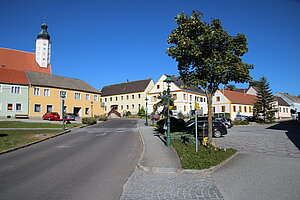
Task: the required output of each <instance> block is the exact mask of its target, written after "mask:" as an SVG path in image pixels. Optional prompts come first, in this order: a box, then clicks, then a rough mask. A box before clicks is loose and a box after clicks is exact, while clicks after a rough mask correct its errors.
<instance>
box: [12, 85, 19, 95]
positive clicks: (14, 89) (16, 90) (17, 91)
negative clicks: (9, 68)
mask: <svg viewBox="0 0 300 200" xmlns="http://www.w3.org/2000/svg"><path fill="white" fill-rule="evenodd" d="M11 93H12V94H20V93H21V87H19V86H11Z"/></svg>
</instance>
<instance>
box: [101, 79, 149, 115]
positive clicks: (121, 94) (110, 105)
mask: <svg viewBox="0 0 300 200" xmlns="http://www.w3.org/2000/svg"><path fill="white" fill-rule="evenodd" d="M153 86H154V82H153V80H152V79H145V80H139V81H131V82H126V83H120V84H115V85H108V86H105V87H103V88H102V90H101V102H102V105H103V108H104V112H105V114H108V115H109V114H110V113H111V112H117V113H115V114H118V115H119V114H120V115H123V114H125V113H126V112H128V111H130V113H131V114H137V113H138V111H139V109H140V108H142V107H144V108H146V101H145V99H146V97H147V92H149V91H150V90H151V89H152V87H153Z"/></svg>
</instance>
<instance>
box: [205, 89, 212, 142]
mask: <svg viewBox="0 0 300 200" xmlns="http://www.w3.org/2000/svg"><path fill="white" fill-rule="evenodd" d="M206 97H207V107H208V143H209V144H210V143H211V142H212V97H213V94H211V93H210V92H209V91H206Z"/></svg>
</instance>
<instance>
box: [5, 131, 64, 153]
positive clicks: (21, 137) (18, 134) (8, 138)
mask: <svg viewBox="0 0 300 200" xmlns="http://www.w3.org/2000/svg"><path fill="white" fill-rule="evenodd" d="M60 131H61V130H0V151H4V150H7V149H11V148H14V147H18V146H21V145H24V144H27V143H30V142H34V141H37V140H41V139H43V138H46V137H49V136H52V135H55V134H57V133H59V132H60Z"/></svg>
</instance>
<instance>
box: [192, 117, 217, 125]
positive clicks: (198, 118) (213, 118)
mask: <svg viewBox="0 0 300 200" xmlns="http://www.w3.org/2000/svg"><path fill="white" fill-rule="evenodd" d="M212 120H213V121H215V117H214V116H212ZM197 121H198V122H200V121H208V117H207V116H198V117H197ZM194 122H195V117H194V118H192V119H190V120H188V121H187V122H186V125H188V124H191V123H194Z"/></svg>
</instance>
